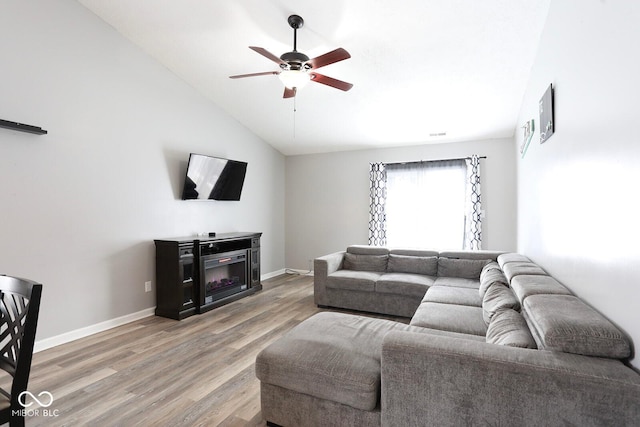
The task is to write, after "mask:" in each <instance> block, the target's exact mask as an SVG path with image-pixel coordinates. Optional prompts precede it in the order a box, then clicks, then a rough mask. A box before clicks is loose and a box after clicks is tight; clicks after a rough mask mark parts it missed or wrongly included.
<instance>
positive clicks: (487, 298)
mask: <svg viewBox="0 0 640 427" xmlns="http://www.w3.org/2000/svg"><path fill="white" fill-rule="evenodd" d="M505 308H510V309H513V310H516V311H520V302H519V301H518V298H516V296H515V295H514V293H513V292H512V291H511V289H509V288H508V287H506V286H505V285H503V284H502V283H494V284H492V285H491V286H489V289H487V292H485V294H484V297H483V298H482V318H483V319H484V322H485V323H486V324H487V325H489V324H490V323H491V319H492V318H493V316H494V315H495V314H496V313H497V312H498V311H500V310H503V309H505Z"/></svg>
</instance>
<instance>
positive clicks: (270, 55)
mask: <svg viewBox="0 0 640 427" xmlns="http://www.w3.org/2000/svg"><path fill="white" fill-rule="evenodd" d="M249 49H251V50H253V51H256V52H258V53H259V54H260V55H262V56H264V57H265V58H268V59H270V60H272V61H273V62H275V63H276V64H285V65H287V63H286V62H284V61H283V60H282V59H280V58H278V57H277V56H275V55H274V54H273V53H271V52H269V51H268V50H267V49H264V48H262V47H257V46H249Z"/></svg>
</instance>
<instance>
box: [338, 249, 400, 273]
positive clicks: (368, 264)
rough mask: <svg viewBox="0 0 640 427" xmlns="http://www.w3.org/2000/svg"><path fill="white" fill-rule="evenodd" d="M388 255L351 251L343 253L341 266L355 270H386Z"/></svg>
mask: <svg viewBox="0 0 640 427" xmlns="http://www.w3.org/2000/svg"><path fill="white" fill-rule="evenodd" d="M388 259H389V256H388V255H358V254H352V253H349V252H347V253H345V254H344V262H343V264H342V268H344V269H345V270H356V271H378V272H384V271H386V270H387V260H388Z"/></svg>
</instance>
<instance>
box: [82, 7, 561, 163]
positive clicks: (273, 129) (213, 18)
mask: <svg viewBox="0 0 640 427" xmlns="http://www.w3.org/2000/svg"><path fill="white" fill-rule="evenodd" d="M78 1H79V2H80V3H81V4H83V5H84V6H86V7H87V8H89V9H90V10H92V11H93V12H94V13H95V14H97V15H98V16H99V17H101V18H102V19H103V20H104V21H106V22H107V23H109V24H110V25H112V26H113V27H114V28H115V29H116V30H117V31H119V32H120V33H122V34H123V35H124V36H125V37H126V38H128V39H129V40H131V41H132V42H133V43H135V44H136V45H138V46H140V47H141V48H142V49H143V50H145V51H146V52H148V54H149V55H151V56H152V57H154V58H155V59H156V60H158V61H159V62H160V63H162V64H164V65H165V66H166V67H167V68H169V69H170V70H172V71H173V72H174V73H175V74H177V75H178V76H179V77H181V78H182V79H183V80H185V81H186V82H187V83H189V84H190V85H191V86H193V87H194V88H195V89H196V90H198V91H199V92H201V93H202V94H203V95H204V96H206V97H208V98H209V99H211V100H212V101H213V102H215V103H216V104H217V105H219V106H220V107H221V108H222V109H223V110H225V111H227V112H228V113H229V114H230V115H231V116H233V117H234V118H235V119H236V120H237V121H239V122H240V123H242V124H243V125H245V126H246V127H248V128H249V129H251V130H252V131H253V132H254V133H256V134H257V135H258V136H260V137H261V138H262V139H264V140H265V141H266V142H267V143H269V144H271V145H272V146H273V147H275V148H276V149H278V150H279V151H280V152H282V153H283V154H285V155H295V154H305V153H318V152H329V151H339V150H350V149H362V148H373V147H388V146H394V145H410V144H425V143H439V142H452V141H467V140H480V139H489V138H504V137H511V136H512V135H513V134H514V131H515V129H516V127H517V126H518V124H517V123H516V120H517V116H518V112H519V109H520V104H521V102H522V97H523V95H524V91H525V87H526V84H527V82H528V77H529V72H530V68H531V65H532V64H533V61H534V58H535V55H536V52H537V47H538V42H539V40H540V34H541V32H542V29H543V27H544V23H545V19H546V16H547V11H548V9H549V2H550V0H483V1H478V0H403V1H395V2H392V1H389V0H387V1H383V0H368V1H366V0H349V1H346V0H342V1H341V0H325V1H322V2H317V1H308V0H297V1H296V0H233V1H222V0H208V1H205V0H180V1H172V0H135V1H131V0H78ZM291 14H298V15H300V16H302V17H303V18H304V26H303V27H302V28H301V29H300V30H299V31H298V39H297V48H298V51H300V52H304V53H305V54H307V55H308V56H309V57H311V58H314V57H316V56H319V55H321V54H324V53H326V52H329V51H331V50H334V49H335V48H338V47H342V48H344V49H346V50H347V51H348V52H349V53H350V54H351V58H350V59H347V60H344V61H341V62H338V63H335V64H332V65H328V66H326V67H324V68H322V69H321V70H320V71H321V72H322V74H324V75H327V76H330V77H334V78H337V79H340V80H344V81H347V82H349V83H353V85H354V86H353V88H352V89H351V90H350V91H347V92H343V91H341V90H337V89H334V88H331V87H329V86H326V85H322V84H318V83H315V82H311V83H309V84H308V85H307V86H306V87H304V88H302V89H300V90H299V91H298V93H297V96H296V97H295V98H289V99H283V91H284V87H283V85H282V83H281V82H280V80H279V79H278V77H277V76H275V75H268V76H259V77H252V78H245V79H229V76H231V75H236V74H244V73H253V72H263V71H278V70H279V68H278V64H276V63H275V62H272V61H270V60H269V59H267V58H265V57H264V56H261V55H259V54H258V53H256V52H254V51H253V50H251V49H249V48H248V46H259V47H262V48H264V49H266V50H268V51H269V52H271V53H273V54H275V55H276V56H280V55H281V54H283V53H285V52H289V51H291V50H292V47H293V30H292V28H291V27H290V26H289V24H288V23H287V17H288V16H289V15H291Z"/></svg>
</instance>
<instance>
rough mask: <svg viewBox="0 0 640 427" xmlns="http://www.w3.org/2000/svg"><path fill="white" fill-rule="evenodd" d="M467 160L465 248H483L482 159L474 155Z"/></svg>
mask: <svg viewBox="0 0 640 427" xmlns="http://www.w3.org/2000/svg"><path fill="white" fill-rule="evenodd" d="M465 161H466V162H467V186H466V187H467V204H466V205H467V206H466V215H465V230H464V249H469V250H480V249H481V248H482V206H481V205H480V159H479V158H478V156H476V155H473V156H471V157H470V158H467V159H465Z"/></svg>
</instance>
